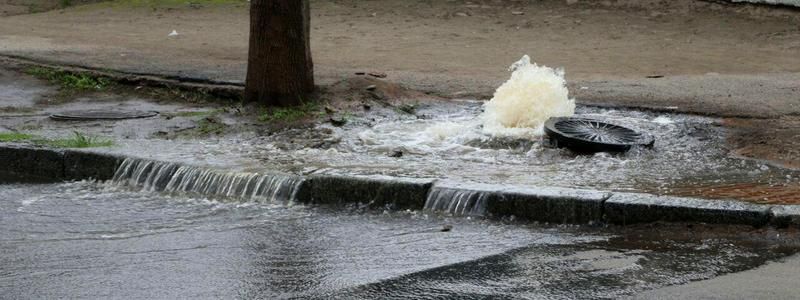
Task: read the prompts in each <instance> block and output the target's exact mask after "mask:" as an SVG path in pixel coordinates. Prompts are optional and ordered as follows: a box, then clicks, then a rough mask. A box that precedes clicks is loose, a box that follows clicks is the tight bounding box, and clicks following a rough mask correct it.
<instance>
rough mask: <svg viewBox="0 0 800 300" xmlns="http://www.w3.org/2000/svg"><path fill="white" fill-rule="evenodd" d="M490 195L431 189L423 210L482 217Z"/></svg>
mask: <svg viewBox="0 0 800 300" xmlns="http://www.w3.org/2000/svg"><path fill="white" fill-rule="evenodd" d="M491 195H492V193H491V192H487V191H475V190H465V189H459V188H451V187H433V189H432V190H431V192H430V193H428V197H427V199H425V210H427V211H439V212H445V213H448V214H451V215H454V216H483V215H484V214H485V213H486V203H488V201H489V197H491Z"/></svg>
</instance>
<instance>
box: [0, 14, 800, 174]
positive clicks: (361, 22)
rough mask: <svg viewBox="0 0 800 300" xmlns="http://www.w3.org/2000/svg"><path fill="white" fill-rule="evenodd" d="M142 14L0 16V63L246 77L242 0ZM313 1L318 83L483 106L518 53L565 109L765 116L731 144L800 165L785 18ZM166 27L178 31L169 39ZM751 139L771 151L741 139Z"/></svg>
mask: <svg viewBox="0 0 800 300" xmlns="http://www.w3.org/2000/svg"><path fill="white" fill-rule="evenodd" d="M5 1H6V2H7V3H10V2H8V1H13V0H5ZM140 2H141V3H140ZM156 2H158V1H149V2H148V1H139V2H136V1H123V0H118V1H112V2H108V3H99V4H91V5H85V6H73V7H69V8H67V9H63V10H62V9H58V10H53V11H50V12H45V13H37V14H27V15H17V16H11V17H2V18H0V54H4V55H14V56H19V57H24V58H28V59H34V60H44V61H51V62H56V63H59V64H74V65H82V66H89V67H94V68H98V69H116V70H123V71H126V72H133V73H148V74H160V75H166V76H177V77H182V78H192V79H202V80H214V81H223V82H234V83H241V82H242V81H243V80H244V74H245V68H246V54H247V47H246V44H247V30H248V26H247V25H248V3H247V2H246V1H235V0H231V1H194V2H192V3H182V2H179V1H178V2H175V1H166V2H163V3H170V4H163V3H162V4H152V3H156ZM211 2H214V3H216V4H208V3H211ZM222 2H225V3H224V4H220V3H222ZM311 2H312V48H313V49H312V50H313V55H314V61H315V69H316V70H315V71H316V78H317V82H318V83H319V84H320V85H321V86H323V87H325V86H329V85H332V84H334V83H336V82H341V81H342V79H344V78H349V77H352V74H353V72H355V71H378V72H383V73H386V74H387V75H388V77H387V78H386V79H385V80H386V81H389V82H394V83H399V84H401V85H403V86H405V87H408V88H411V89H414V90H420V91H422V92H425V93H429V94H435V95H439V96H444V97H448V98H479V99H486V98H489V97H491V94H492V92H493V91H494V88H496V87H497V86H498V85H499V83H501V82H502V81H504V80H505V79H506V78H507V76H508V73H507V70H506V69H507V67H508V65H510V64H511V63H512V62H514V61H515V60H517V59H519V57H521V56H522V55H523V54H528V55H530V56H531V57H532V58H533V59H534V60H535V61H536V62H538V63H540V64H545V65H548V66H558V67H563V68H565V70H566V74H567V80H568V82H569V86H570V91H571V92H572V94H573V95H574V96H575V97H576V98H577V100H578V102H579V103H583V104H598V105H610V106H629V107H647V108H656V109H662V110H674V111H680V112H690V113H701V114H712V115H718V116H724V117H744V118H753V117H756V118H765V120H763V121H758V122H762V123H764V124H758V125H757V126H755V127H751V128H765V127H770V128H785V129H784V130H783V131H767V132H766V133H764V132H760V131H756V130H750V129H747V128H748V127H747V126H744V127H741V130H737V131H735V132H736V133H737V135H734V137H733V138H732V139H731V142H732V146H733V147H734V148H737V149H740V150H739V153H740V154H741V155H744V156H753V157H756V158H765V159H773V160H774V161H776V162H778V163H780V164H783V165H786V166H796V165H797V162H798V161H800V157H798V156H797V155H796V152H793V151H791V149H798V148H800V141H797V140H798V139H789V138H782V137H787V136H796V134H797V133H798V130H800V129H797V126H793V125H792V124H793V123H791V122H790V121H787V120H789V119H791V118H789V117H784V116H797V115H800V55H798V53H800V11H798V10H797V9H788V8H774V7H769V6H757V5H746V4H740V5H732V4H720V3H717V2H705V1H692V0H679V1H626V0H617V1H555V0H553V1H549V0H547V1H521V0H480V1H478V0H474V1H466V0H448V1H431V0H412V1H397V0H375V1H357V0H325V1H323V0H312V1H311ZM26 3H31V2H26ZM136 3H139V4H136ZM142 3H144V4H142ZM172 30H176V31H177V32H178V33H179V35H178V36H177V37H168V36H167V35H168V33H170V32H171V31H172ZM787 122H788V123H787ZM787 124H788V125H787ZM735 125H737V126H738V125H740V124H739V123H736V124H735ZM766 125H771V126H766ZM736 128H740V127H736ZM756 137H758V138H763V139H764V140H767V141H770V142H769V143H748V142H746V141H754V140H756ZM774 153H782V154H780V155H777V154H774Z"/></svg>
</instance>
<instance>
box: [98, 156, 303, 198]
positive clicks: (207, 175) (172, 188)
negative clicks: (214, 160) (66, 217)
mask: <svg viewBox="0 0 800 300" xmlns="http://www.w3.org/2000/svg"><path fill="white" fill-rule="evenodd" d="M112 181H113V182H114V183H117V184H121V185H127V186H134V187H142V188H144V189H146V190H149V191H164V192H168V193H178V194H195V195H202V196H205V197H209V198H233V199H240V200H251V201H259V202H270V201H292V200H294V199H295V195H296V194H297V191H298V190H299V189H300V184H301V183H302V182H303V178H301V177H296V176H288V175H279V174H256V173H236V172H223V171H219V170H213V169H206V168H199V167H193V166H185V165H181V164H177V163H169V162H160V161H152V160H146V159H137V158H126V159H125V160H124V161H123V162H122V164H121V165H120V166H119V167H118V168H117V171H116V173H115V174H114V178H113V179H112Z"/></svg>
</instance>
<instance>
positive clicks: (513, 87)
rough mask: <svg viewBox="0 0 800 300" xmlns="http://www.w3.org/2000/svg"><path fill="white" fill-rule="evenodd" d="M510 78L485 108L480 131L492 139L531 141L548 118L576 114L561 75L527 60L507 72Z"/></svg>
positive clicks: (538, 133) (522, 60)
mask: <svg viewBox="0 0 800 300" xmlns="http://www.w3.org/2000/svg"><path fill="white" fill-rule="evenodd" d="M509 70H510V71H512V73H511V78H510V79H508V81H506V82H505V83H503V84H502V85H501V86H500V87H499V88H497V91H495V93H494V97H493V98H492V100H490V101H489V102H487V103H486V104H485V105H484V108H485V109H484V113H483V115H482V116H481V119H482V121H483V131H484V133H486V134H489V135H491V136H503V137H521V138H524V137H528V138H530V137H534V136H536V135H541V134H542V133H543V130H542V126H543V125H544V122H545V121H547V119H549V118H551V117H566V116H571V115H574V114H575V100H574V99H570V98H569V90H567V82H566V80H565V79H564V71H563V70H561V69H553V68H549V67H546V66H539V65H537V64H536V63H531V61H530V57H528V56H527V55H525V56H523V57H522V59H520V60H519V61H517V62H516V63H514V64H513V65H511V67H510V68H509Z"/></svg>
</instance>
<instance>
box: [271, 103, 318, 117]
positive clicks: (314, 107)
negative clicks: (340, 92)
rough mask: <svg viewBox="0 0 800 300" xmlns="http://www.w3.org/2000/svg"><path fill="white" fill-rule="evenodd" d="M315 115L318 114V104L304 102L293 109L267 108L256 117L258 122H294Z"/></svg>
mask: <svg viewBox="0 0 800 300" xmlns="http://www.w3.org/2000/svg"><path fill="white" fill-rule="evenodd" d="M317 114H319V103H317V102H306V103H303V104H302V105H300V106H294V107H274V108H267V110H266V111H264V112H263V113H261V114H260V115H259V116H258V120H259V121H261V122H272V121H280V122H294V121H297V120H300V119H303V118H306V117H309V116H313V115H317Z"/></svg>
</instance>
